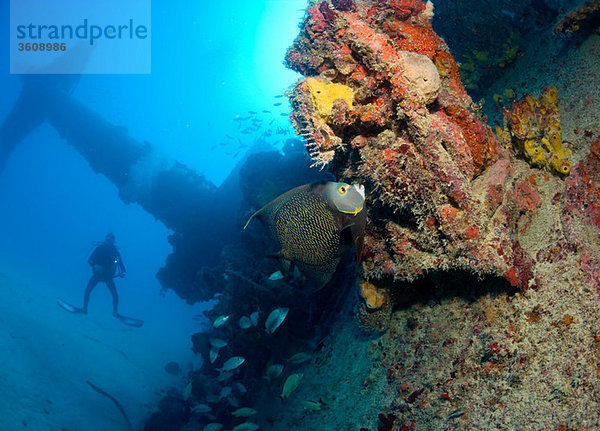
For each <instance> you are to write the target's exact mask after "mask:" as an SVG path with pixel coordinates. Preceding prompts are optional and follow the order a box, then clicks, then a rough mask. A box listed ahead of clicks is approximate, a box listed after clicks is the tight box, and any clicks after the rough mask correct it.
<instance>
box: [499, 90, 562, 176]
mask: <svg viewBox="0 0 600 431" xmlns="http://www.w3.org/2000/svg"><path fill="white" fill-rule="evenodd" d="M503 117H504V130H503V129H501V128H500V127H497V128H496V133H497V134H498V137H499V138H500V140H501V141H502V142H503V143H504V145H505V146H506V147H508V148H512V147H513V146H514V148H515V149H516V151H517V152H519V153H520V154H522V155H523V156H524V157H525V158H526V159H527V161H528V162H529V163H530V164H531V165H533V166H541V167H542V166H545V167H547V168H548V169H550V170H551V171H552V172H555V173H557V174H560V175H569V173H570V172H571V164H570V163H569V154H570V153H569V151H568V150H566V149H565V148H564V147H563V141H562V132H561V127H560V115H559V110H558V106H557V90H556V87H554V86H550V87H546V88H545V89H544V93H543V94H542V95H541V96H540V97H539V98H537V99H536V98H535V97H533V96H531V95H527V96H525V97H523V98H521V99H520V100H517V101H515V102H514V103H513V105H512V109H511V110H507V109H504V110H503Z"/></svg>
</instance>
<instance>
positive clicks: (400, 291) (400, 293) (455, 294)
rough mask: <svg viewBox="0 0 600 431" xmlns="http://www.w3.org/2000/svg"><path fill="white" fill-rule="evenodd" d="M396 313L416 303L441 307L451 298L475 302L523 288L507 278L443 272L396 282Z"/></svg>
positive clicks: (394, 309)
mask: <svg viewBox="0 0 600 431" xmlns="http://www.w3.org/2000/svg"><path fill="white" fill-rule="evenodd" d="M395 285H396V287H395V289H394V290H393V291H392V302H393V308H392V311H394V312H395V311H401V310H407V309H409V308H411V307H412V306H414V305H415V304H419V303H420V304H429V305H439V304H441V303H442V302H444V301H445V300H448V299H451V298H461V299H463V300H465V301H468V302H471V303H472V302H475V301H477V300H478V299H479V298H481V297H482V296H485V295H493V296H498V295H500V294H506V295H508V296H513V295H514V294H516V293H517V292H519V289H518V288H516V287H514V286H511V285H510V283H508V281H506V280H505V279H504V278H501V277H496V276H484V277H483V278H482V277H481V276H479V275H477V274H473V273H470V272H467V271H439V272H434V273H430V274H427V275H426V276H424V277H423V278H420V279H419V280H416V281H413V282H406V283H400V284H398V283H395Z"/></svg>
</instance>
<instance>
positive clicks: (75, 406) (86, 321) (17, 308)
mask: <svg viewBox="0 0 600 431" xmlns="http://www.w3.org/2000/svg"><path fill="white" fill-rule="evenodd" d="M105 290H106V289H105ZM55 291H56V290H55V288H54V287H53V286H48V285H44V282H40V283H39V284H38V283H36V284H30V285H27V284H22V283H20V282H19V281H18V280H14V279H11V278H9V277H7V276H6V275H4V274H0V328H1V329H0V334H1V337H2V346H3V348H2V354H1V356H0V366H1V371H0V387H1V388H2V391H0V429H2V430H21V429H23V430H60V431H67V430H68V431H80V430H81V431H83V430H98V431H104V430H106V431H108V430H111V431H118V430H128V426H127V423H126V421H125V419H124V418H123V416H122V415H121V413H120V412H119V410H118V409H117V407H116V406H115V404H114V403H113V402H112V401H111V400H109V399H108V398H107V397H105V396H103V395H101V394H100V393H98V392H96V391H94V390H93V389H92V388H91V387H90V386H88V384H87V383H86V381H90V382H92V383H93V384H94V385H96V386H97V387H99V388H101V389H103V390H104V391H106V392H107V393H109V394H111V395H112V396H113V397H115V398H116V399H117V400H119V401H120V403H121V404H122V406H123V408H124V410H125V412H126V413H127V415H128V417H129V419H130V420H131V423H132V425H133V429H136V430H137V429H141V428H142V426H143V421H144V419H146V418H147V417H148V415H149V414H150V413H151V412H152V411H153V410H155V409H156V402H157V401H158V400H159V399H160V397H161V396H162V395H164V393H165V390H167V389H168V388H170V387H173V388H176V390H179V389H178V388H180V387H181V386H182V385H183V377H175V376H172V375H170V374H168V373H166V372H165V370H164V366H165V364H166V363H167V362H169V361H173V360H175V361H178V362H179V363H180V364H182V368H183V369H184V372H185V371H186V365H187V366H189V364H191V362H192V360H193V358H192V353H191V351H190V350H189V346H188V345H187V343H185V338H186V336H185V335H184V334H180V333H175V332H174V333H169V330H173V329H175V328H168V327H167V328H165V325H164V322H160V321H147V322H146V324H145V325H144V327H143V328H140V329H137V328H131V327H128V326H125V325H123V324H122V323H121V322H119V321H118V320H116V319H114V318H113V317H112V316H111V314H110V313H109V312H108V310H109V308H107V309H106V310H101V309H100V307H99V306H96V305H97V304H94V306H93V307H92V305H90V313H89V314H88V315H75V314H70V313H67V312H65V311H64V310H62V309H61V308H59V307H58V306H57V305H56V297H55V296H53V295H48V294H39V292H55ZM94 294H95V295H97V296H101V295H102V294H99V293H96V292H94ZM106 295H108V294H106ZM106 305H108V304H106ZM182 375H183V373H182Z"/></svg>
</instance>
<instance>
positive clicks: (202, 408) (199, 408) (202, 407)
mask: <svg viewBox="0 0 600 431" xmlns="http://www.w3.org/2000/svg"><path fill="white" fill-rule="evenodd" d="M211 410H212V408H211V407H210V406H209V405H208V404H196V405H195V406H194V407H192V412H194V413H197V414H202V413H208V412H210V411H211Z"/></svg>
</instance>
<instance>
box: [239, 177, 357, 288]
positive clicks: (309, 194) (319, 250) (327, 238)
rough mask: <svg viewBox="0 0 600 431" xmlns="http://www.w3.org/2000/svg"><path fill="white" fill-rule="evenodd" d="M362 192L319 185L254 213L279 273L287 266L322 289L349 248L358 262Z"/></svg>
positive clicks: (344, 186)
mask: <svg viewBox="0 0 600 431" xmlns="http://www.w3.org/2000/svg"><path fill="white" fill-rule="evenodd" d="M364 203H365V188H364V186H362V185H360V184H352V185H350V184H347V183H341V182H337V183H336V182H330V181H329V182H327V181H321V182H317V183H312V184H305V185H303V186H300V187H296V188H294V189H292V190H290V191H288V192H286V193H284V194H282V195H281V196H279V197H277V198H275V199H274V200H273V201H271V202H270V203H268V204H267V205H265V206H264V207H262V208H261V209H259V210H258V211H257V212H255V213H254V214H253V215H252V216H251V217H250V218H249V219H248V222H247V223H246V225H245V226H244V229H245V228H246V226H248V224H249V223H250V222H251V221H252V219H253V218H255V217H256V218H258V219H259V220H260V221H261V222H262V223H263V224H264V225H265V227H266V228H267V229H268V231H269V233H270V234H271V236H272V237H273V238H274V239H275V240H276V241H277V243H278V246H279V248H280V251H279V254H278V257H279V261H280V263H281V268H282V272H283V273H284V274H287V273H288V272H289V271H290V269H291V268H292V265H296V266H297V267H298V269H300V272H302V273H303V274H304V275H305V276H306V277H308V278H310V279H311V280H313V281H314V282H315V283H316V285H317V288H321V287H323V286H324V285H325V284H327V282H328V281H329V280H330V279H331V277H332V276H333V273H334V272H335V270H336V268H337V265H338V263H339V261H340V258H341V256H342V254H344V252H346V251H347V250H349V249H350V248H351V247H352V245H354V246H355V248H356V257H357V265H358V263H359V262H360V257H361V253H362V246H363V241H364V230H365V224H366V211H365V210H364Z"/></svg>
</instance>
